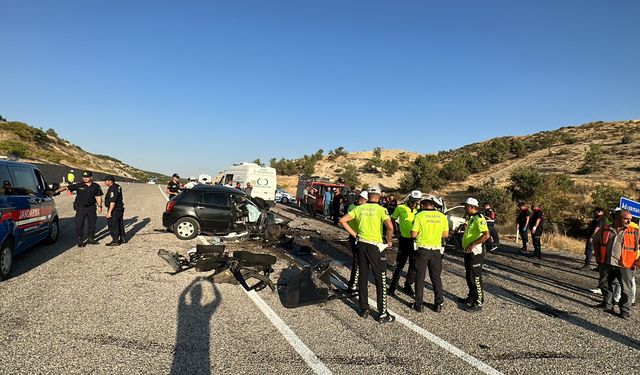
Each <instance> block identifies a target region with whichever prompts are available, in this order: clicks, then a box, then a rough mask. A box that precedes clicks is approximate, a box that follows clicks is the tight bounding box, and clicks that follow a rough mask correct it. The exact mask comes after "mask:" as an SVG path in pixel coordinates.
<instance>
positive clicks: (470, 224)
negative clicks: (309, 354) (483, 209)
mask: <svg viewBox="0 0 640 375" xmlns="http://www.w3.org/2000/svg"><path fill="white" fill-rule="evenodd" d="M463 204H464V209H465V212H466V214H467V216H468V217H469V219H468V220H467V229H465V231H464V234H463V235H462V249H463V250H464V269H465V274H466V279H467V286H468V287H469V294H468V295H467V297H466V298H460V299H459V300H458V301H459V302H462V303H465V304H466V305H467V309H466V310H467V311H469V312H475V311H480V310H482V306H483V304H484V289H483V287H482V263H483V261H484V251H483V246H482V244H483V243H484V242H485V241H486V240H488V239H489V237H490V236H489V227H488V226H487V220H486V219H485V218H484V216H483V215H482V214H481V213H480V212H479V210H480V208H479V207H478V200H477V199H475V198H467V199H466V200H465V201H464V203H463Z"/></svg>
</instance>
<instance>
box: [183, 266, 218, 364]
mask: <svg viewBox="0 0 640 375" xmlns="http://www.w3.org/2000/svg"><path fill="white" fill-rule="evenodd" d="M208 285H211V286H212V287H213V294H214V299H213V300H212V301H210V302H206V301H204V299H203V296H204V292H203V287H204V286H208ZM221 302H222V295H221V293H220V291H219V290H218V287H217V286H216V285H215V284H213V283H211V282H210V281H209V280H208V279H206V278H203V277H199V278H196V279H195V280H193V282H191V284H189V286H187V287H186V288H185V290H184V291H183V292H182V293H181V294H180V303H179V305H178V326H177V332H176V346H175V349H174V352H173V363H172V365H171V374H211V373H212V372H211V368H212V366H211V357H210V347H209V343H210V342H211V318H212V317H213V314H214V313H215V312H216V310H217V309H218V307H219V306H220V303H221Z"/></svg>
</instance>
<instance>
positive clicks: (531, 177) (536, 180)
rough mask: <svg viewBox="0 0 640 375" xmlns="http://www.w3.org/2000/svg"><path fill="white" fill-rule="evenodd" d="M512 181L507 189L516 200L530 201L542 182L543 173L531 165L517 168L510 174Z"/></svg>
mask: <svg viewBox="0 0 640 375" xmlns="http://www.w3.org/2000/svg"><path fill="white" fill-rule="evenodd" d="M509 180H510V181H511V183H510V185H509V187H508V188H507V190H509V191H510V192H511V196H512V197H513V199H514V200H516V201H528V200H530V199H531V198H532V197H533V195H534V194H535V192H536V191H537V190H538V188H539V187H540V185H541V184H542V175H541V174H540V172H538V171H537V170H535V169H532V168H529V167H520V168H516V169H515V170H513V172H511V175H510V176H509Z"/></svg>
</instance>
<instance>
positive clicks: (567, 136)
mask: <svg viewBox="0 0 640 375" xmlns="http://www.w3.org/2000/svg"><path fill="white" fill-rule="evenodd" d="M560 139H561V140H562V142H563V143H564V144H566V145H572V144H575V143H577V142H578V138H577V137H576V136H575V135H573V134H571V133H562V135H560Z"/></svg>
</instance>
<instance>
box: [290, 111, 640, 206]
mask: <svg viewBox="0 0 640 375" xmlns="http://www.w3.org/2000/svg"><path fill="white" fill-rule="evenodd" d="M639 133H640V120H627V121H615V122H602V121H597V122H592V123H588V124H584V125H581V126H570V127H563V128H560V129H558V130H554V131H547V132H540V133H536V134H533V135H528V136H520V137H501V138H496V139H490V140H487V141H484V142H479V143H475V144H471V145H467V146H464V147H461V148H459V149H456V150H450V151H441V152H439V153H438V154H437V159H438V163H439V165H440V166H445V165H446V164H447V162H449V161H451V160H452V159H453V158H455V157H457V156H460V155H463V154H470V155H478V154H479V153H482V152H483V149H486V148H489V147H492V145H494V144H496V143H495V142H501V143H507V144H509V143H511V142H513V140H518V141H522V142H521V143H522V144H524V145H525V146H526V149H525V150H524V151H523V152H521V156H515V155H514V154H512V153H511V152H509V150H507V151H506V152H505V155H504V159H505V160H504V161H501V162H499V163H495V164H490V165H488V166H487V167H488V169H485V170H483V171H482V172H479V173H471V174H470V175H469V176H468V177H467V178H465V179H463V180H461V181H456V182H448V183H447V184H445V186H444V187H443V188H442V189H440V191H438V192H437V193H440V194H444V195H455V194H456V193H459V192H463V191H466V190H467V188H468V187H469V186H470V185H476V186H477V185H478V184H483V183H485V182H487V181H489V180H490V179H493V180H494V181H495V184H496V185H498V186H504V185H507V184H508V181H509V176H510V174H511V172H512V171H513V170H514V169H515V168H517V167H530V168H535V169H537V170H539V171H540V172H543V173H566V174H568V175H570V177H571V179H573V180H574V181H576V182H582V183H585V184H597V183H607V184H612V185H620V186H627V185H628V184H629V183H630V182H634V181H636V180H637V179H638V177H640V174H639V172H640V155H639V152H638V148H639V147H638V146H639V145H640V144H639V142H638V141H639V140H638V139H636V135H638V134H639ZM623 138H624V142H623ZM593 144H597V145H600V146H601V147H602V149H601V153H602V155H603V161H602V166H603V169H602V170H601V171H598V172H594V173H590V174H580V173H578V170H579V169H580V167H581V165H582V164H583V162H584V158H585V154H586V151H587V150H588V149H589V147H590V146H591V145H593ZM401 153H402V154H403V155H405V156H407V157H408V158H407V159H408V160H404V159H405V158H399V157H398V156H399V155H400V154H401ZM419 155H421V154H419V153H417V152H410V151H403V150H382V153H381V158H382V159H383V160H388V159H396V160H399V159H403V161H401V163H400V170H398V171H397V172H396V173H394V174H393V175H392V176H386V175H382V174H380V173H366V172H364V171H362V167H363V166H364V165H365V164H366V163H367V161H368V160H369V159H371V158H372V156H373V152H372V151H367V152H349V153H348V155H346V156H339V157H337V158H329V157H328V156H324V157H323V158H322V160H320V161H318V162H317V163H316V165H315V174H316V175H320V176H324V177H328V178H330V179H332V180H335V179H337V178H338V175H339V173H340V172H341V171H342V170H343V168H344V166H345V165H347V164H353V165H355V166H357V167H358V168H359V169H360V175H359V178H360V184H361V185H364V184H366V185H369V186H373V185H379V186H381V187H383V188H384V189H387V190H390V191H394V190H399V189H400V179H401V178H402V176H403V175H404V173H405V172H406V169H407V167H409V166H410V165H411V163H413V161H414V160H415V158H416V157H417V156H419ZM297 180H298V177H297V176H281V175H280V176H279V177H278V184H279V185H280V186H282V187H283V188H285V189H287V190H289V191H291V192H295V186H296V183H297Z"/></svg>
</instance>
